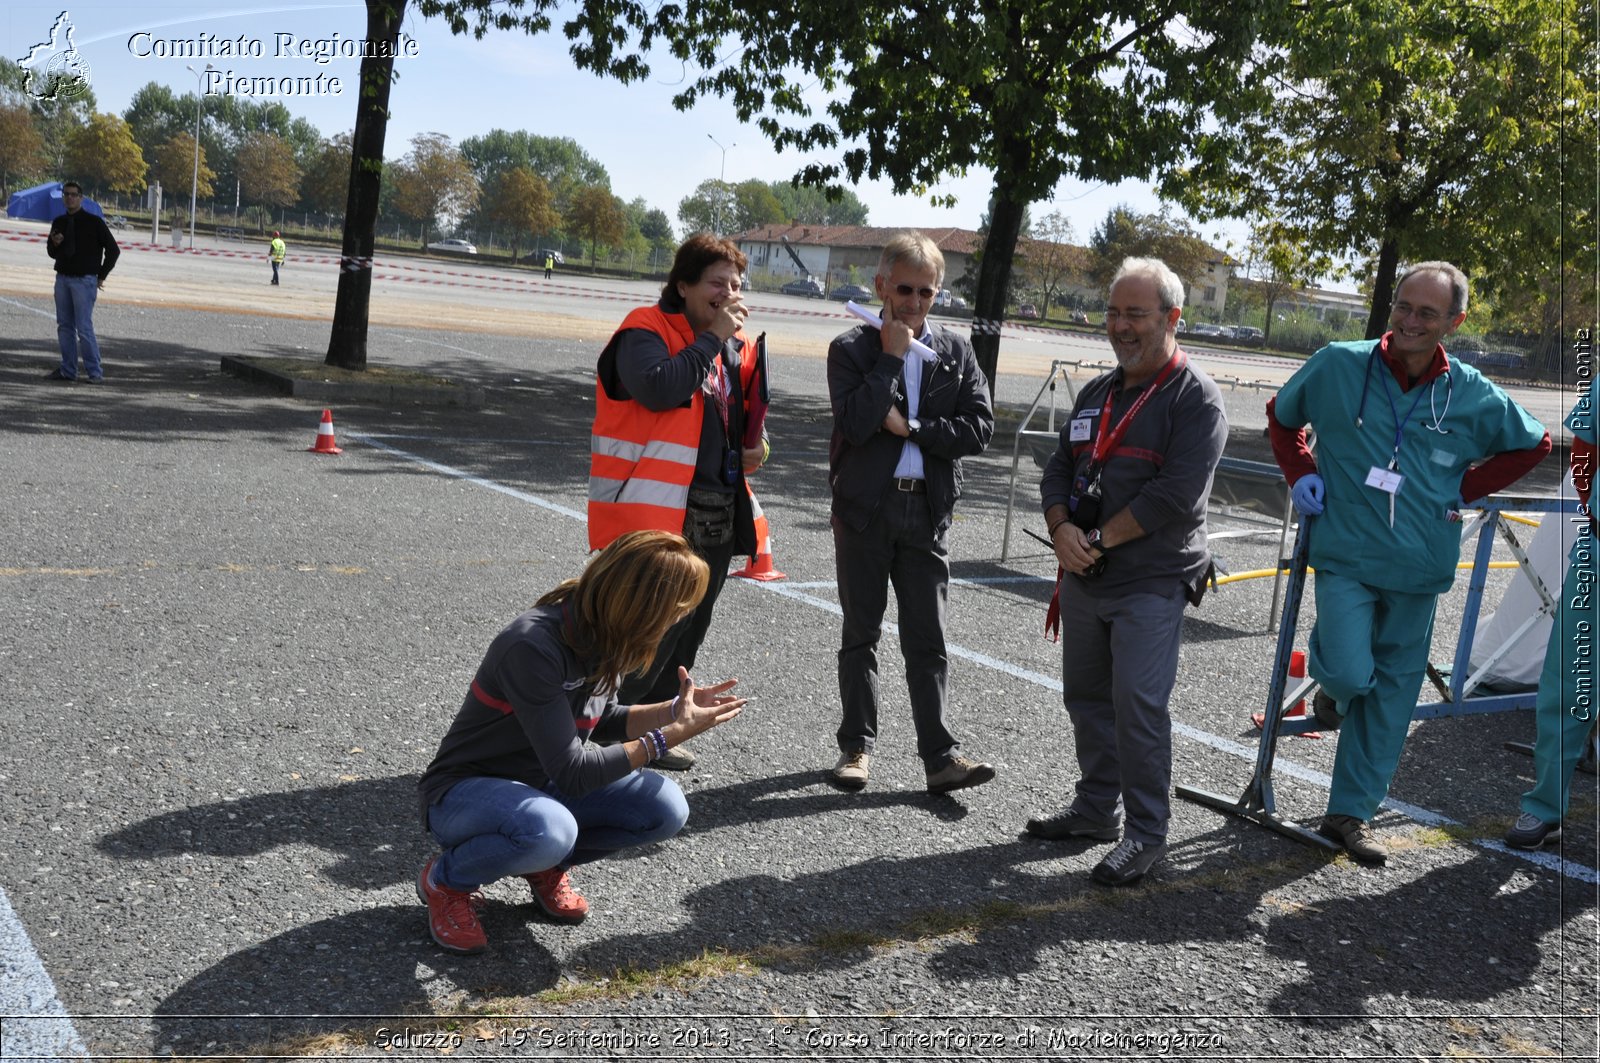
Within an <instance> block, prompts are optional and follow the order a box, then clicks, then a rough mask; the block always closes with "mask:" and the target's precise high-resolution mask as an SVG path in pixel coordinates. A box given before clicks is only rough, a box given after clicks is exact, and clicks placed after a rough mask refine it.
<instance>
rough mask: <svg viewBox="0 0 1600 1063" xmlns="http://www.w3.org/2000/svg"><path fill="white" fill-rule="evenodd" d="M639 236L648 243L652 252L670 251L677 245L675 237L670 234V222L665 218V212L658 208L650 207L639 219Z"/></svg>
mask: <svg viewBox="0 0 1600 1063" xmlns="http://www.w3.org/2000/svg"><path fill="white" fill-rule="evenodd" d="M641 202H642V201H641ZM639 235H641V236H643V237H644V238H645V239H646V240H648V241H650V249H651V250H652V251H671V250H672V249H673V247H674V246H675V245H676V244H677V237H676V236H674V235H673V233H672V221H671V219H669V218H668V217H667V212H666V211H664V210H662V209H660V208H659V207H652V208H651V209H649V210H648V211H645V213H644V214H643V216H641V217H640V218H639Z"/></svg>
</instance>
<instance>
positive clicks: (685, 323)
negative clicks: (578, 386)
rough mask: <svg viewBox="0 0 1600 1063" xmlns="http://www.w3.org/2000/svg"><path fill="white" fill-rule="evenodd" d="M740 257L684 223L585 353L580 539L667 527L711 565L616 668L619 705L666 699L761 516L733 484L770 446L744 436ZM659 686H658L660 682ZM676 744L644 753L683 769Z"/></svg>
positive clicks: (759, 529) (760, 533) (752, 543)
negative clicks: (588, 366) (660, 262)
mask: <svg viewBox="0 0 1600 1063" xmlns="http://www.w3.org/2000/svg"><path fill="white" fill-rule="evenodd" d="M747 265H748V260H747V259H746V258H745V256H744V254H743V253H742V252H741V251H740V250H739V248H738V247H737V246H735V245H734V244H733V243H732V242H731V241H728V240H725V239H722V238H720V237H717V236H712V235H710V234H708V233H696V234H695V235H693V236H691V237H689V239H687V240H685V241H684V243H683V245H682V246H681V247H679V248H678V251H677V254H676V256H675V257H674V259H673V263H672V271H671V273H669V274H668V275H667V282H666V284H665V285H663V286H662V289H661V299H660V300H659V301H658V302H657V303H656V304H655V305H653V306H641V307H637V308H636V309H634V310H632V311H630V312H629V314H628V315H627V317H625V318H624V319H623V321H622V324H621V326H619V327H618V329H617V331H616V333H615V334H614V335H613V336H612V337H611V340H610V342H608V343H607V344H606V347H605V350H604V351H602V352H601V354H600V360H599V363H598V365H597V366H596V382H595V415H594V427H593V430H592V431H591V433H590V455H589V547H590V549H593V550H601V549H604V548H605V547H606V545H607V544H609V543H610V542H611V541H612V540H613V539H615V538H616V537H617V536H619V535H621V534H623V533H624V532H629V531H636V530H639V529H644V528H655V529H658V530H661V531H670V532H679V533H681V534H682V535H683V536H684V538H685V539H687V540H688V541H689V545H690V546H691V547H692V548H693V549H694V551H695V553H696V554H698V555H699V556H700V557H701V558H703V559H704V560H705V562H706V564H707V565H709V566H710V569H711V584H710V586H709V587H707V588H706V594H705V597H704V598H703V599H702V600H701V602H700V605H699V606H698V607H697V608H696V609H695V610H694V611H693V612H692V613H690V614H689V615H688V616H686V617H685V618H683V619H682V620H680V621H679V622H678V623H676V624H674V625H673V626H672V628H671V629H670V630H669V631H668V632H667V634H666V636H665V637H664V638H663V639H662V640H661V645H660V648H659V649H658V650H657V652H656V657H655V660H654V661H653V662H651V664H650V667H649V668H647V669H645V671H644V672H643V673H640V674H637V675H632V676H628V677H627V678H626V679H625V680H624V682H623V684H622V689H621V690H620V691H619V692H618V699H619V700H620V701H621V702H622V704H624V705H629V704H634V703H650V702H655V701H668V700H670V699H671V698H672V697H673V695H674V694H675V693H676V691H677V688H678V679H677V676H678V669H679V668H680V667H682V668H687V669H690V670H691V671H692V670H693V668H694V662H695V656H696V654H697V653H698V652H699V649H700V644H701V643H702V642H704V641H705V637H706V631H707V630H708V629H709V628H710V626H711V614H712V610H713V609H714V608H715V606H716V602H717V596H718V594H720V593H721V591H722V585H723V582H724V581H725V579H726V577H727V573H728V564H729V562H730V561H731V560H732V559H733V558H734V556H735V555H739V554H744V555H749V556H752V557H753V556H754V555H755V554H756V552H757V548H758V545H759V544H760V543H761V542H764V541H765V540H766V535H767V530H766V518H765V517H764V516H763V515H762V513H761V508H760V505H759V504H758V503H757V502H756V500H755V496H754V495H753V494H752V493H751V492H750V490H749V488H748V487H747V485H746V484H745V476H746V475H747V474H749V473H753V472H755V471H756V469H758V468H760V466H761V464H762V462H763V461H765V460H766V456H767V454H768V447H767V444H766V441H765V440H763V441H762V443H761V445H760V446H756V447H749V448H746V447H744V446H742V441H743V439H744V430H745V396H746V395H747V394H748V393H749V389H750V387H751V381H752V378H753V376H754V374H755V360H756V359H755V355H756V347H755V344H754V342H753V341H751V339H750V338H749V337H748V336H746V335H745V333H744V330H743V327H744V322H745V318H746V317H748V316H749V313H750V311H749V308H748V307H746V306H745V305H744V301H743V299H742V298H741V296H740V289H741V287H742V278H743V276H744V271H745V267H746V266H747ZM658 695H659V696H658ZM693 763H694V756H693V754H690V753H689V752H688V751H687V750H677V749H674V750H669V751H668V752H667V755H666V756H665V757H662V758H661V759H659V760H657V761H656V763H655V767H658V768H670V769H674V770H680V771H681V770H683V769H686V768H688V767H690V766H691V765H692V764H693Z"/></svg>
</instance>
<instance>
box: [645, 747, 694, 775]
mask: <svg viewBox="0 0 1600 1063" xmlns="http://www.w3.org/2000/svg"><path fill="white" fill-rule="evenodd" d="M650 766H651V767H652V768H659V769H661V770H662V771H688V770H689V769H690V768H692V767H694V754H693V753H691V752H689V751H688V750H687V749H684V748H683V747H682V746H673V747H672V748H671V749H669V750H667V751H666V752H665V753H663V754H661V755H660V756H659V757H657V758H656V759H655V760H652V761H651V762H650Z"/></svg>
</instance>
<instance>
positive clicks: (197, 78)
mask: <svg viewBox="0 0 1600 1063" xmlns="http://www.w3.org/2000/svg"><path fill="white" fill-rule="evenodd" d="M184 69H185V70H187V71H189V73H191V74H193V75H194V176H193V177H192V178H190V180H189V250H191V251H193V250H194V209H195V195H196V193H197V192H199V190H200V101H201V100H203V99H205V86H204V82H203V78H202V75H201V72H200V71H198V70H196V69H195V68H194V67H192V66H187V65H186V66H185V67H184ZM206 69H207V70H210V69H211V64H210V63H207V64H206Z"/></svg>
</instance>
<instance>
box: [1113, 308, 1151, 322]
mask: <svg viewBox="0 0 1600 1063" xmlns="http://www.w3.org/2000/svg"><path fill="white" fill-rule="evenodd" d="M1150 314H1151V311H1149V310H1107V311H1106V324H1108V325H1109V324H1111V323H1112V322H1113V321H1117V320H1121V319H1126V320H1128V321H1131V322H1133V323H1134V324H1135V325H1137V324H1138V323H1139V322H1141V321H1143V320H1144V319H1145V318H1147V317H1149V316H1150Z"/></svg>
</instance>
